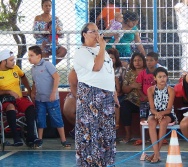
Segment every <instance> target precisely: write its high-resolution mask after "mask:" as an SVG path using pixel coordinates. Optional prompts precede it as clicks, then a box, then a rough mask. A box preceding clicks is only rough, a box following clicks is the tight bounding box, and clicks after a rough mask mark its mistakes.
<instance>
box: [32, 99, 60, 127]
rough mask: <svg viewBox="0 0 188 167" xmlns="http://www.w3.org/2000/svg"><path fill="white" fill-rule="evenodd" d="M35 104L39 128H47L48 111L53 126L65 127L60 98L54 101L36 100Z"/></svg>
mask: <svg viewBox="0 0 188 167" xmlns="http://www.w3.org/2000/svg"><path fill="white" fill-rule="evenodd" d="M35 106H36V113H37V127H38V128H46V113H48V115H49V117H50V124H51V126H52V127H55V128H62V127H64V123H63V119H62V114H61V108H60V103H59V100H55V101H53V102H39V101H35Z"/></svg>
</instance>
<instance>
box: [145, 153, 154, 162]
mask: <svg viewBox="0 0 188 167" xmlns="http://www.w3.org/2000/svg"><path fill="white" fill-rule="evenodd" d="M153 157H154V154H152V155H151V156H149V155H146V156H145V161H147V162H151V160H152V159H153Z"/></svg>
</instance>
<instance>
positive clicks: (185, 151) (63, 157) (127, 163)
mask: <svg viewBox="0 0 188 167" xmlns="http://www.w3.org/2000/svg"><path fill="white" fill-rule="evenodd" d="M8 140H9V141H11V139H8ZM68 141H70V142H71V143H72V148H71V149H65V148H63V147H61V145H60V141H59V139H44V144H43V147H42V148H40V149H28V148H27V147H26V146H22V147H8V146H7V147H5V151H4V152H0V167H39V166H40V167H41V166H42V167H76V165H75V151H74V140H73V139H70V138H68ZM133 142H134V141H131V142H129V143H127V144H123V143H119V142H117V155H116V162H115V166H116V167H164V166H165V164H166V158H167V150H168V145H164V146H163V147H162V152H161V160H162V161H161V162H160V163H158V164H150V163H147V162H145V161H140V156H141V146H133ZM149 145H150V144H147V145H146V147H148V146H149ZM179 145H180V150H181V158H182V162H183V166H184V167H186V166H188V147H187V146H188V144H187V142H186V141H184V140H179ZM151 151H152V149H149V150H147V153H148V154H151Z"/></svg>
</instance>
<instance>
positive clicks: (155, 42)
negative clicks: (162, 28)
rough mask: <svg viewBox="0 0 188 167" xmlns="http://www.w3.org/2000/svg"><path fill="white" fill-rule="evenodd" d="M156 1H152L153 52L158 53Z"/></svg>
mask: <svg viewBox="0 0 188 167" xmlns="http://www.w3.org/2000/svg"><path fill="white" fill-rule="evenodd" d="M157 24H158V23H157V0H153V46H154V47H153V51H154V52H158V49H157Z"/></svg>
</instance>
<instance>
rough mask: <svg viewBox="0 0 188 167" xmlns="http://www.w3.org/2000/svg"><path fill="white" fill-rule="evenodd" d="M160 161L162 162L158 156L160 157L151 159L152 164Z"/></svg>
mask: <svg viewBox="0 0 188 167" xmlns="http://www.w3.org/2000/svg"><path fill="white" fill-rule="evenodd" d="M159 162H161V160H160V159H159V158H158V159H154V158H153V159H152V160H151V161H150V163H151V164H156V163H159Z"/></svg>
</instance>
